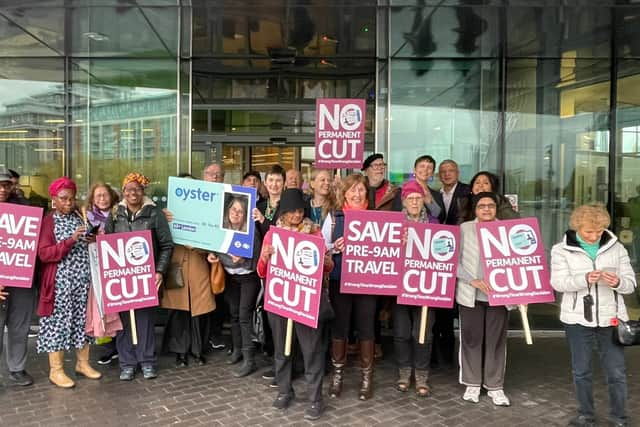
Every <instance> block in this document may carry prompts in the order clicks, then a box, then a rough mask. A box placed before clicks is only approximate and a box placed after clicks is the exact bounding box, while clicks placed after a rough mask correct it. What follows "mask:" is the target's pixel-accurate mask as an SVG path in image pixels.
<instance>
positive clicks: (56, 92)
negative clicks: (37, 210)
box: [0, 58, 68, 207]
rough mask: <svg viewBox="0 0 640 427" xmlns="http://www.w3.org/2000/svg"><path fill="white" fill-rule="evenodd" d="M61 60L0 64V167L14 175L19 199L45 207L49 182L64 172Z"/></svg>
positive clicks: (65, 156) (6, 61) (17, 61)
mask: <svg viewBox="0 0 640 427" xmlns="http://www.w3.org/2000/svg"><path fill="white" fill-rule="evenodd" d="M63 65H64V63H63V61H62V60H61V59H60V60H58V59H45V58H40V59H28V58H24V59H20V60H17V59H10V60H9V59H2V60H0V69H1V70H2V72H1V74H2V77H0V167H1V168H10V169H14V170H15V171H17V172H18V173H19V174H20V175H21V178H20V184H21V186H22V189H23V191H24V193H25V196H26V197H27V198H28V199H29V200H30V202H31V203H32V204H34V205H36V206H42V207H46V206H47V198H48V192H47V188H48V186H49V183H50V182H51V181H53V180H54V179H56V178H58V177H60V176H62V175H64V174H65V167H66V161H68V153H67V152H66V150H65V145H64V133H65V132H64V123H65V120H64V115H63V113H62V112H63V111H64V102H65V96H64V85H63V83H62V81H63V73H62V70H63Z"/></svg>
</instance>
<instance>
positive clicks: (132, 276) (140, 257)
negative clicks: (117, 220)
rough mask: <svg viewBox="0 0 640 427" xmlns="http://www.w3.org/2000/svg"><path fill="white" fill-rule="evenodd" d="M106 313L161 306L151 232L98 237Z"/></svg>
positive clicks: (101, 235)
mask: <svg viewBox="0 0 640 427" xmlns="http://www.w3.org/2000/svg"><path fill="white" fill-rule="evenodd" d="M96 242H97V244H98V260H99V266H100V280H101V282H102V301H103V307H104V312H105V314H109V313H119V312H121V311H127V310H135V309H137V308H145V307H155V306H157V305H158V290H157V288H156V268H155V262H154V259H153V243H152V242H153V240H152V238H151V231H150V230H144V231H132V232H129V233H115V234H100V235H98V237H97V238H96Z"/></svg>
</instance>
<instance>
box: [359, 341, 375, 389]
mask: <svg viewBox="0 0 640 427" xmlns="http://www.w3.org/2000/svg"><path fill="white" fill-rule="evenodd" d="M374 352H375V344H374V342H373V340H368V341H360V368H361V370H362V382H361V383H360V393H359V395H358V399H360V400H367V399H371V396H372V395H373V356H374Z"/></svg>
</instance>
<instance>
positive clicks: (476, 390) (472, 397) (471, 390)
mask: <svg viewBox="0 0 640 427" xmlns="http://www.w3.org/2000/svg"><path fill="white" fill-rule="evenodd" d="M462 400H466V401H467V402H473V403H478V402H480V387H473V386H467V389H466V390H465V391H464V395H463V396H462Z"/></svg>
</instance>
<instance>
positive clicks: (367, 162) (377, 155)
mask: <svg viewBox="0 0 640 427" xmlns="http://www.w3.org/2000/svg"><path fill="white" fill-rule="evenodd" d="M378 159H384V156H383V155H382V154H380V153H375V154H372V155H370V156H369V157H367V158H366V159H364V162H363V163H362V170H365V169H367V168H368V167H369V166H371V163H373V162H375V161H376V160H378Z"/></svg>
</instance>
